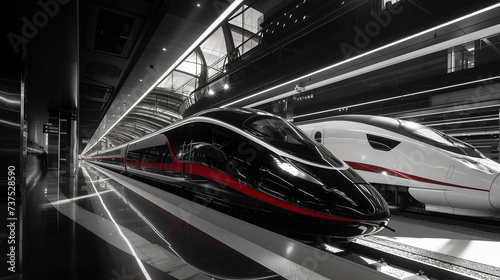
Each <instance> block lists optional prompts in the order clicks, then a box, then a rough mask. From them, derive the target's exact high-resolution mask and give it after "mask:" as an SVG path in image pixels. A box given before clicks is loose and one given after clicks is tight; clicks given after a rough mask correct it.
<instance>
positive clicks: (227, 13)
mask: <svg viewBox="0 0 500 280" xmlns="http://www.w3.org/2000/svg"><path fill="white" fill-rule="evenodd" d="M242 2H243V0H236V1H234V2H233V3H231V5H230V6H229V7H228V8H227V9H226V10H224V12H223V13H222V14H221V15H220V16H219V17H218V18H217V19H216V20H215V21H214V22H213V23H212V24H211V25H210V26H209V27H208V28H207V29H206V30H205V32H203V34H201V35H200V37H198V39H196V41H195V42H194V43H193V44H192V45H191V46H190V47H189V48H188V49H187V50H186V51H185V52H184V53H183V54H182V55H181V56H180V57H179V58H177V60H176V61H175V62H174V63H173V64H172V65H171V66H170V68H168V69H167V71H165V72H164V73H163V75H161V77H160V78H158V80H156V81H155V82H154V83H153V84H152V85H151V86H150V87H149V88H148V89H147V90H146V91H145V92H144V93H143V95H142V96H141V97H140V98H138V99H137V100H136V101H135V103H134V104H132V106H130V108H129V109H128V110H127V111H126V112H125V113H124V114H123V115H122V116H121V117H120V118H119V119H118V120H116V122H114V124H113V125H111V126H110V127H109V128H108V129H107V130H106V131H105V132H104V133H103V134H102V135H101V136H97V137H99V138H98V139H97V140H96V141H95V142H94V143H93V144H92V145H90V143H89V144H88V145H87V146H86V147H85V149H84V150H83V152H82V154H83V155H84V154H86V153H87V151H88V150H90V149H92V148H93V147H94V146H95V145H96V144H97V143H99V141H101V139H103V138H104V136H105V135H106V134H108V133H109V132H110V131H111V129H113V128H114V127H115V126H116V125H117V124H118V122H120V121H121V120H122V119H123V118H125V116H127V115H128V113H130V111H132V109H134V107H135V106H136V105H137V104H139V103H140V102H141V101H142V100H143V99H144V98H145V97H146V96H147V95H148V94H149V93H150V92H151V91H152V90H153V89H154V88H156V86H158V84H160V82H161V81H163V79H165V77H167V76H168V75H169V74H170V73H172V71H174V69H175V68H177V67H178V66H179V65H180V64H181V63H182V62H183V61H184V60H185V59H186V58H187V57H188V56H189V55H190V54H191V53H192V52H193V50H194V49H195V48H197V47H198V46H199V45H200V44H201V43H202V42H203V41H205V40H206V39H207V38H208V37H209V36H210V35H212V33H213V32H214V31H215V30H216V29H217V28H218V27H219V26H220V25H221V24H222V22H223V21H224V20H226V19H227V17H229V16H230V15H231V14H232V13H233V12H234V11H235V10H236V9H237V8H239V7H240V5H241V4H242ZM97 130H99V128H98V129H97Z"/></svg>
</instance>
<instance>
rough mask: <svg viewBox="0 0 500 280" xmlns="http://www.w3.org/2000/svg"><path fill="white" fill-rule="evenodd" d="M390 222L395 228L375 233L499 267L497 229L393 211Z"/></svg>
mask: <svg viewBox="0 0 500 280" xmlns="http://www.w3.org/2000/svg"><path fill="white" fill-rule="evenodd" d="M451 218H453V217H451ZM390 225H391V227H392V228H394V229H396V232H391V231H388V230H383V231H381V232H379V233H378V234H377V235H376V236H378V237H381V238H384V239H386V240H391V241H395V242H398V243H401V244H405V245H409V246H413V247H415V248H420V249H424V250H428V251H430V252H434V253H437V254H440V255H442V257H443V258H447V257H456V258H459V259H463V260H465V261H470V262H474V263H478V264H486V265H490V266H492V267H496V268H498V269H496V270H497V271H500V232H498V233H493V232H486V231H484V230H481V229H480V228H477V229H470V228H465V227H460V226H458V225H454V224H453V223H452V224H451V225H444V224H438V223H436V222H431V221H426V220H425V219H422V220H417V219H414V218H408V217H406V216H404V215H392V217H391V222H390Z"/></svg>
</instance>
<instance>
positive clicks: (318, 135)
mask: <svg viewBox="0 0 500 280" xmlns="http://www.w3.org/2000/svg"><path fill="white" fill-rule="evenodd" d="M322 137H323V134H322V133H321V131H316V132H315V133H314V140H315V141H316V142H318V143H321V142H322V141H321V138H322Z"/></svg>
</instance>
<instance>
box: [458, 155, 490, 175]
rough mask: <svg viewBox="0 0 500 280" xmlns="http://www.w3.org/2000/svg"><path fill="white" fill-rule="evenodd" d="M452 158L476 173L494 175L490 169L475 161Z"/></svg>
mask: <svg viewBox="0 0 500 280" xmlns="http://www.w3.org/2000/svg"><path fill="white" fill-rule="evenodd" d="M451 158H452V159H454V160H456V161H458V162H460V163H461V164H463V165H465V166H467V167H469V168H471V169H474V170H476V171H479V172H483V173H486V174H493V172H492V171H491V170H490V169H489V168H488V167H486V166H484V165H483V164H481V163H480V162H477V161H475V160H471V159H467V158H459V157H451Z"/></svg>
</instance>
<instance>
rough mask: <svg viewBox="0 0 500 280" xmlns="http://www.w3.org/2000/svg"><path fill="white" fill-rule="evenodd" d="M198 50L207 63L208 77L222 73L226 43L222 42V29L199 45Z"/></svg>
mask: <svg viewBox="0 0 500 280" xmlns="http://www.w3.org/2000/svg"><path fill="white" fill-rule="evenodd" d="M200 49H201V51H202V52H203V56H204V57H205V61H206V62H207V66H208V77H211V76H213V75H215V74H218V73H220V72H222V71H223V68H224V57H225V56H226V54H227V51H226V41H225V40H224V34H223V33H222V29H221V28H219V29H217V31H215V32H214V34H212V36H210V38H208V39H207V40H206V41H205V42H204V43H203V44H201V45H200Z"/></svg>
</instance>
